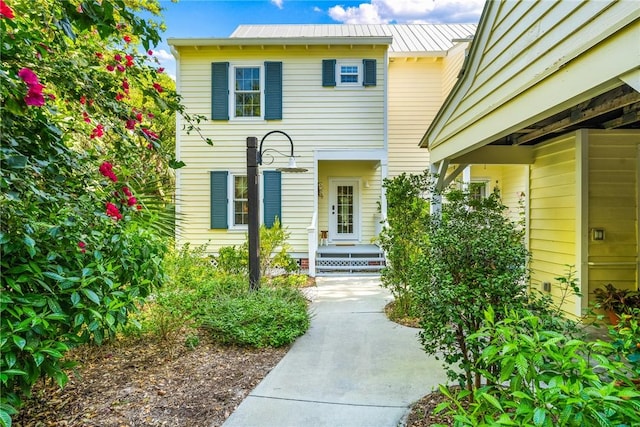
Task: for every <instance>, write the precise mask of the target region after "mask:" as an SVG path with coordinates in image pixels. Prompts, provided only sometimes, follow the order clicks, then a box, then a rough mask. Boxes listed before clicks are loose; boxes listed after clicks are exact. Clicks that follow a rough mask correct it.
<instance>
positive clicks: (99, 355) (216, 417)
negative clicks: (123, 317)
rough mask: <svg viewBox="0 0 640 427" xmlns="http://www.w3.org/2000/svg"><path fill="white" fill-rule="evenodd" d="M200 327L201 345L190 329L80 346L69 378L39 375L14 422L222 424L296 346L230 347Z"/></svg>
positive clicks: (98, 426) (23, 426) (120, 426)
mask: <svg viewBox="0 0 640 427" xmlns="http://www.w3.org/2000/svg"><path fill="white" fill-rule="evenodd" d="M198 335H199V336H198V339H199V341H200V343H199V344H198V345H197V346H195V348H193V349H188V348H187V347H186V346H185V342H184V339H185V338H184V335H178V336H175V337H174V338H172V339H170V340H166V341H157V340H152V339H148V338H147V339H145V338H140V339H133V338H127V339H124V340H118V341H116V342H114V343H111V344H107V345H103V346H100V347H96V346H84V347H82V348H78V349H76V350H75V351H73V352H72V353H71V354H70V357H71V358H72V359H73V360H76V361H78V362H79V364H78V366H77V367H76V369H75V373H74V372H72V373H69V377H70V380H69V383H68V384H67V385H66V386H65V387H64V389H60V388H59V387H57V386H56V385H53V384H50V383H47V384H46V385H45V384H43V383H38V385H37V386H36V387H35V389H34V390H33V394H32V397H31V398H30V399H29V400H28V401H27V403H26V405H25V406H24V407H23V409H22V410H21V413H20V415H18V416H17V417H16V419H15V420H14V425H15V426H18V427H27V426H29V427H48V426H95V427H103V426H104V427H106V426H115V427H125V426H129V427H133V426H136V427H138V426H168V427H170V426H192V427H197V426H207V427H210V426H220V425H222V423H223V422H224V421H225V420H226V419H227V418H228V417H229V416H230V415H231V413H233V411H234V410H235V408H236V407H237V406H238V405H239V404H240V402H242V400H243V399H244V398H245V397H246V396H247V395H248V394H249V392H250V391H251V390H252V389H253V388H254V387H255V386H256V385H257V384H258V383H259V382H260V381H261V380H262V378H264V377H265V376H266V375H267V373H269V371H270V370H271V369H273V367H275V365H276V364H277V363H278V362H279V361H280V359H282V357H283V356H284V355H285V354H286V352H287V350H288V348H279V349H272V348H267V349H260V350H256V349H250V348H238V347H224V346H220V345H218V344H216V343H213V342H212V341H211V340H209V339H208V338H207V337H206V335H205V334H204V333H199V334H198Z"/></svg>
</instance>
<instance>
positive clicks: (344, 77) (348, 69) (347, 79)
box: [336, 61, 362, 86]
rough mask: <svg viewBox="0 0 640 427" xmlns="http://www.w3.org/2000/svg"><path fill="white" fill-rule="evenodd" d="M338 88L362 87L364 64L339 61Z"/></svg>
mask: <svg viewBox="0 0 640 427" xmlns="http://www.w3.org/2000/svg"><path fill="white" fill-rule="evenodd" d="M336 85H337V86H362V62H358V61H337V63H336Z"/></svg>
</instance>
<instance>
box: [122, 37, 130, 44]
mask: <svg viewBox="0 0 640 427" xmlns="http://www.w3.org/2000/svg"><path fill="white" fill-rule="evenodd" d="M122 40H124V41H125V42H127V43H131V36H124V37H123V38H122Z"/></svg>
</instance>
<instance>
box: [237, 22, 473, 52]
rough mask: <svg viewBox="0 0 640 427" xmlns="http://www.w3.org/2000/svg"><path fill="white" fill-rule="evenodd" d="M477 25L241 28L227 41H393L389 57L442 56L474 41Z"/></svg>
mask: <svg viewBox="0 0 640 427" xmlns="http://www.w3.org/2000/svg"><path fill="white" fill-rule="evenodd" d="M476 27H477V25H476V24H322V25H314V24H293V25H290V24H289V25H240V26H238V28H236V29H235V31H234V32H233V33H232V34H231V36H230V38H234V39H239V38H270V39H274V38H281V39H288V38H305V37H308V38H311V37H314V38H318V37H384V36H386V37H389V36H391V37H393V42H392V44H391V46H390V47H389V52H390V53H411V52H445V51H447V50H449V49H451V48H452V47H453V45H454V42H453V40H454V39H467V38H471V37H473V34H474V33H475V31H476Z"/></svg>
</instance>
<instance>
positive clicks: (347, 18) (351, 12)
mask: <svg viewBox="0 0 640 427" xmlns="http://www.w3.org/2000/svg"><path fill="white" fill-rule="evenodd" d="M329 16H330V17H331V18H333V19H334V20H336V21H338V22H342V23H343V24H388V23H389V20H388V19H384V18H382V17H381V16H380V14H379V13H378V9H377V7H376V6H375V5H374V4H368V3H363V4H361V5H360V6H358V7H348V8H346V9H345V8H343V7H342V6H333V7H331V8H329Z"/></svg>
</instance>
